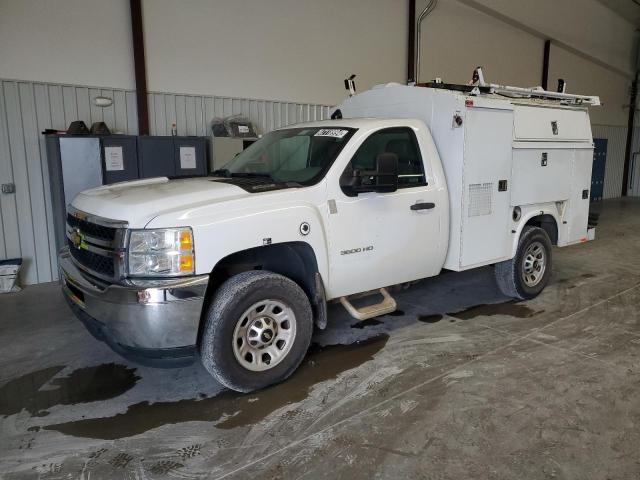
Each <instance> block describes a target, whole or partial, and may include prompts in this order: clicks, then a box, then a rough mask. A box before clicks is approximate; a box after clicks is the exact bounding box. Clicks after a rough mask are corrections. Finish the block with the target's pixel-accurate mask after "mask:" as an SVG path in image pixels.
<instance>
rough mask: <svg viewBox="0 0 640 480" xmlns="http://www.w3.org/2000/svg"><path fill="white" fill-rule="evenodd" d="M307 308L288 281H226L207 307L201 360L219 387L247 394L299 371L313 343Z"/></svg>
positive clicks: (260, 275) (263, 276)
mask: <svg viewBox="0 0 640 480" xmlns="http://www.w3.org/2000/svg"><path fill="white" fill-rule="evenodd" d="M312 332H313V320H312V313H311V305H310V304H309V300H308V298H307V296H306V294H305V293H304V291H303V290H302V289H301V288H300V287H299V286H298V285H297V284H296V283H295V282H293V281H292V280H290V279H288V278H286V277H283V276H282V275H278V274H275V273H272V272H267V271H249V272H244V273H241V274H238V275H236V276H234V277H232V278H230V279H229V280H227V281H226V282H225V283H224V284H223V285H222V286H221V287H220V289H219V290H218V291H217V292H216V295H215V297H214V299H213V301H212V302H211V303H210V304H209V307H208V309H207V312H206V319H205V325H204V330H203V334H202V339H201V342H200V357H201V360H202V363H203V365H204V366H205V368H206V369H207V370H208V371H209V372H210V373H211V374H212V375H213V376H214V377H215V378H216V379H217V380H218V381H219V382H220V383H222V384H223V385H225V386H226V387H228V388H231V389H232V390H236V391H239V392H250V391H252V390H258V389H260V388H264V387H267V386H269V385H272V384H274V383H278V382H281V381H283V380H284V379H286V378H287V377H288V376H289V375H291V374H292V373H293V372H294V371H295V369H296V368H297V367H298V365H300V362H301V361H302V360H303V358H304V355H305V353H306V351H307V348H308V347H309V343H310V342H311V334H312Z"/></svg>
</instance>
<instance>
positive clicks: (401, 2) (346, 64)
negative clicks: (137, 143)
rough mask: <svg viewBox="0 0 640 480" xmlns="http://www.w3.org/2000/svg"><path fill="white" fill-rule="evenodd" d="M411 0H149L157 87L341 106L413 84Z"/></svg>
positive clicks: (150, 56)
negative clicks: (409, 78)
mask: <svg viewBox="0 0 640 480" xmlns="http://www.w3.org/2000/svg"><path fill="white" fill-rule="evenodd" d="M407 9H408V2H407V1H406V0H322V1H300V0H269V1H255V0H217V1H211V0H192V1H190V2H188V3H187V4H185V3H184V2H177V1H175V0H145V1H144V2H143V11H144V12H143V14H144V24H145V26H144V28H145V38H146V45H147V62H148V69H147V72H148V79H149V80H148V81H149V89H150V90H153V91H163V92H165V91H166V92H185V93H200V94H201V93H208V94H216V95H231V96H243V97H250V98H263V99H272V100H288V101H300V102H313V103H326V104H336V103H338V102H340V101H341V100H342V99H343V98H344V97H345V90H344V84H343V79H344V78H345V77H347V76H348V75H349V74H351V73H356V74H357V75H358V77H357V85H358V88H359V89H366V88H369V87H371V86H372V85H374V84H376V83H381V82H388V81H405V80H406V63H407V60H406V58H407V53H406V52H407V16H408V10H407Z"/></svg>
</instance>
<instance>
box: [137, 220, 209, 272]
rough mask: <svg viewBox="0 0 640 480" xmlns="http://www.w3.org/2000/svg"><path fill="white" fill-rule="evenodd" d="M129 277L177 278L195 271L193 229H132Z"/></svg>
mask: <svg viewBox="0 0 640 480" xmlns="http://www.w3.org/2000/svg"><path fill="white" fill-rule="evenodd" d="M128 252H129V275H130V276H132V277H136V276H139V277H176V276H180V275H193V274H194V273H195V270H196V266H195V257H194V252H193V232H192V231H191V229H190V228H188V227H185V228H162V229H159V230H132V231H131V233H130V235H129V249H128Z"/></svg>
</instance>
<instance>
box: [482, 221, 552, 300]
mask: <svg viewBox="0 0 640 480" xmlns="http://www.w3.org/2000/svg"><path fill="white" fill-rule="evenodd" d="M551 266H552V261H551V240H550V239H549V235H547V232H545V231H544V230H543V229H541V228H538V227H531V226H525V227H524V229H523V230H522V234H521V235H520V240H519V241H518V249H517V251H516V256H515V257H513V258H512V259H511V260H507V261H505V262H500V263H496V264H495V266H494V273H495V277H496V282H497V283H498V287H499V288H500V291H501V292H502V293H504V294H505V295H506V296H508V297H512V298H518V299H520V300H529V299H531V298H535V297H537V296H538V295H539V294H540V292H542V290H544V287H546V286H547V283H549V279H550V278H551Z"/></svg>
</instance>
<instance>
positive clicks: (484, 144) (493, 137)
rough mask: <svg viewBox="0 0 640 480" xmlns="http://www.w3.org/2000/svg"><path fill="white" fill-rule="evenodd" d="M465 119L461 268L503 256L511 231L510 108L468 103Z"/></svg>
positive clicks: (499, 258)
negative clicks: (500, 108)
mask: <svg viewBox="0 0 640 480" xmlns="http://www.w3.org/2000/svg"><path fill="white" fill-rule="evenodd" d="M465 123H466V128H465V145H464V155H465V158H464V189H463V206H464V207H463V210H462V241H461V242H462V245H461V249H462V255H461V259H460V263H461V265H460V267H461V269H464V268H471V267H474V266H480V265H486V264H489V263H494V262H497V261H501V260H505V259H507V258H508V257H509V255H510V253H511V241H512V236H513V235H512V233H511V228H510V221H511V211H510V205H509V204H510V195H511V159H512V140H511V139H512V136H513V135H512V132H513V112H512V111H510V110H494V109H488V108H471V109H469V110H467V114H466V120H465ZM450 248H452V246H451V247H450Z"/></svg>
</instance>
